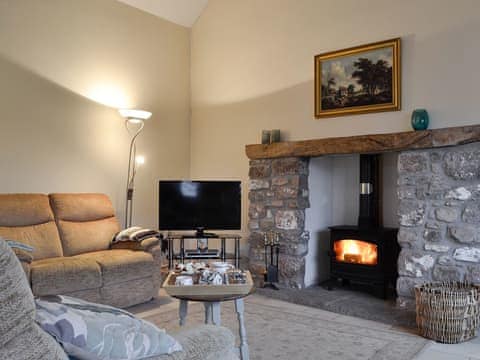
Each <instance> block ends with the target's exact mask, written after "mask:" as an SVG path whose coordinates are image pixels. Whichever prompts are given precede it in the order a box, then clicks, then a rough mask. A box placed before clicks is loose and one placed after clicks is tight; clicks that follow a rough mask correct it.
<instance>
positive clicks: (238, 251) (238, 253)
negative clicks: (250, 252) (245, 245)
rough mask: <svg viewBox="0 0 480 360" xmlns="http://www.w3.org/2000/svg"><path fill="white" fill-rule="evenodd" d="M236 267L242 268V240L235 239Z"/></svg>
mask: <svg viewBox="0 0 480 360" xmlns="http://www.w3.org/2000/svg"><path fill="white" fill-rule="evenodd" d="M235 267H236V268H237V269H239V268H240V238H236V239H235Z"/></svg>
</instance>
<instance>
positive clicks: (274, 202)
mask: <svg viewBox="0 0 480 360" xmlns="http://www.w3.org/2000/svg"><path fill="white" fill-rule="evenodd" d="M249 176H250V189H249V190H250V191H249V195H248V197H249V200H250V207H249V210H248V217H249V223H248V226H249V230H250V235H249V246H250V247H249V260H250V270H251V271H252V273H253V274H254V275H256V276H257V279H261V278H262V277H263V271H264V269H265V262H264V234H265V233H266V232H268V231H275V232H277V233H279V234H280V259H279V268H280V283H281V284H283V285H286V286H289V287H296V288H302V287H304V285H305V283H304V278H305V256H306V254H307V251H308V240H309V234H308V232H306V231H305V209H306V208H308V207H309V202H308V159H304V158H282V159H272V160H252V161H250V172H249Z"/></svg>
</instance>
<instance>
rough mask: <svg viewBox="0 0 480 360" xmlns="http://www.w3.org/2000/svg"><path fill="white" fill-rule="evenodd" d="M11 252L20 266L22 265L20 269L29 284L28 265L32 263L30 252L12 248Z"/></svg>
mask: <svg viewBox="0 0 480 360" xmlns="http://www.w3.org/2000/svg"><path fill="white" fill-rule="evenodd" d="M12 250H13V252H14V253H15V255H16V256H17V259H18V260H19V261H20V264H21V265H22V269H23V271H24V272H25V275H26V276H27V280H28V283H29V284H30V264H31V263H32V261H33V256H32V254H31V253H30V252H28V251H25V250H22V249H18V248H12Z"/></svg>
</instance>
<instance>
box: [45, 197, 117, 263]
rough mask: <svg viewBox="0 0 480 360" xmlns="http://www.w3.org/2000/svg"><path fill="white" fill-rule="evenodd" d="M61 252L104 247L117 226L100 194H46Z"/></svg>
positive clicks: (105, 200) (107, 203)
mask: <svg viewBox="0 0 480 360" xmlns="http://www.w3.org/2000/svg"><path fill="white" fill-rule="evenodd" d="M49 196H50V204H51V206H52V209H53V213H54V215H55V220H56V221H57V225H58V230H59V232H60V239H61V242H62V246H63V253H64V255H65V256H72V255H77V254H82V253H86V252H91V251H98V250H106V249H108V248H109V247H110V241H111V240H112V238H113V236H114V235H115V234H116V233H117V232H118V231H119V230H120V224H119V223H118V220H117V218H116V217H115V210H114V209H113V205H112V202H111V201H110V199H109V198H108V196H106V195H104V194H50V195H49Z"/></svg>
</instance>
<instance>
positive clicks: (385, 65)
mask: <svg viewBox="0 0 480 360" xmlns="http://www.w3.org/2000/svg"><path fill="white" fill-rule="evenodd" d="M393 110H400V39H393V40H387V41H382V42H378V43H374V44H368V45H362V46H358V47H355V48H350V49H345V50H340V51H334V52H329V53H325V54H320V55H317V56H315V117H317V118H321V117H329V116H340V115H350V114H355V113H367V112H376V111H393Z"/></svg>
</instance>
